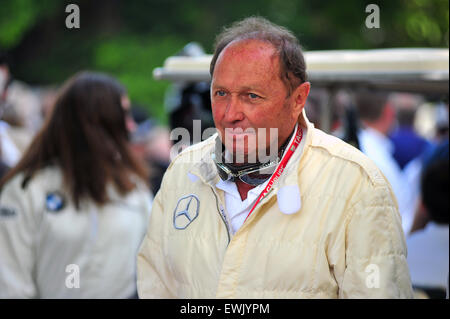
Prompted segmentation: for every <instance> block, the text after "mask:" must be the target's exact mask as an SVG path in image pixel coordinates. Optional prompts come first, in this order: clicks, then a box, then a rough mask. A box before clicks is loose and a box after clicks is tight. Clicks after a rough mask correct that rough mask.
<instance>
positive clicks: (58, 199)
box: [45, 192, 65, 213]
mask: <svg viewBox="0 0 450 319" xmlns="http://www.w3.org/2000/svg"><path fill="white" fill-rule="evenodd" d="M64 205H65V200H64V196H63V195H62V194H60V193H59V192H52V193H48V194H47V196H46V198H45V206H46V207H47V210H48V211H49V212H52V213H56V212H59V211H60V210H62V209H63V208H64Z"/></svg>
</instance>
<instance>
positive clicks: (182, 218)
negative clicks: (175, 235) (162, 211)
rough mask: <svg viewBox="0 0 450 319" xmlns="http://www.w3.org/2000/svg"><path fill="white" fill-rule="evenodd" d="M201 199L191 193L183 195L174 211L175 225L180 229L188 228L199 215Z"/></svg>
mask: <svg viewBox="0 0 450 319" xmlns="http://www.w3.org/2000/svg"><path fill="white" fill-rule="evenodd" d="M199 207H200V201H199V199H198V197H197V196H195V195H193V194H191V195H188V196H184V197H181V198H180V199H179V200H178V203H177V207H175V211H174V212H173V227H175V229H178V230H182V229H186V227H188V226H189V225H190V224H191V223H192V222H193V221H194V219H196V218H197V216H198V209H199Z"/></svg>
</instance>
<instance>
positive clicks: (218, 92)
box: [216, 90, 226, 96]
mask: <svg viewBox="0 0 450 319" xmlns="http://www.w3.org/2000/svg"><path fill="white" fill-rule="evenodd" d="M216 95H217V96H225V95H226V93H225V91H222V90H219V91H216Z"/></svg>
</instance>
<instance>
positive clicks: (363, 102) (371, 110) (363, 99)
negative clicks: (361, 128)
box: [355, 88, 388, 121]
mask: <svg viewBox="0 0 450 319" xmlns="http://www.w3.org/2000/svg"><path fill="white" fill-rule="evenodd" d="M387 101H388V96H387V94H386V93H384V92H381V91H373V90H370V89H366V88H361V89H358V90H357V91H356V95H355V104H356V109H357V111H358V115H359V117H360V118H361V119H362V120H367V121H376V120H378V119H379V118H380V117H381V114H382V113H383V109H384V107H385V106H386V103H387Z"/></svg>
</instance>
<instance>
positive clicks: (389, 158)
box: [355, 89, 415, 234]
mask: <svg viewBox="0 0 450 319" xmlns="http://www.w3.org/2000/svg"><path fill="white" fill-rule="evenodd" d="M355 102H356V107H357V110H358V115H359V118H360V120H361V122H362V123H361V124H362V128H361V130H360V131H359V132H358V142H359V147H360V149H361V151H362V152H363V153H364V154H366V155H367V156H368V157H369V158H370V159H371V160H373V161H374V162H375V164H376V165H377V166H378V168H379V169H380V170H381V172H382V173H383V174H384V176H386V178H387V180H388V181H389V184H390V185H391V187H392V190H393V191H394V194H395V197H396V198H397V203H398V207H399V211H400V214H401V216H402V226H403V231H404V232H405V234H408V233H409V231H410V229H411V226H412V222H413V217H414V209H415V205H414V201H413V199H412V193H411V190H410V188H409V185H408V184H407V182H406V179H405V177H404V175H403V174H402V171H401V169H400V167H399V165H398V164H397V162H396V161H395V159H394V157H393V152H394V146H393V144H392V142H391V141H390V140H389V138H388V137H387V135H388V133H389V132H390V130H391V129H392V127H393V124H394V122H395V110H394V108H393V106H392V105H391V103H390V102H389V99H388V96H387V95H386V94H384V93H382V92H374V91H370V90H366V89H361V90H359V91H358V92H357V94H356V98H355Z"/></svg>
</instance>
